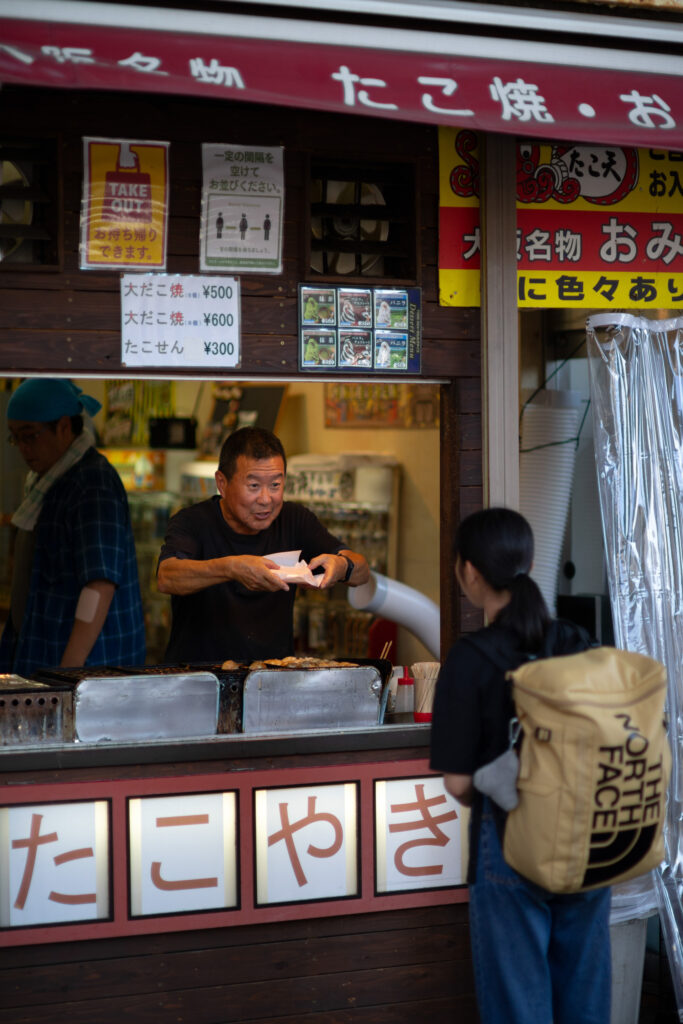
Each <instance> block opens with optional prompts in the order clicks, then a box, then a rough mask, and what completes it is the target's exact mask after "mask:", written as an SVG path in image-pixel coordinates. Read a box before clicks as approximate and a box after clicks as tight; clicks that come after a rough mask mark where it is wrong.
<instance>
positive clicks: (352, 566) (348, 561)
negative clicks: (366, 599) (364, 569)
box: [339, 553, 356, 583]
mask: <svg viewBox="0 0 683 1024" xmlns="http://www.w3.org/2000/svg"><path fill="white" fill-rule="evenodd" d="M340 558H345V559H346V565H347V569H346V575H345V576H344V577H343V579H341V580H340V581H339V582H340V583H348V582H349V578H350V576H351V573H352V572H353V570H354V569H355V568H356V565H355V562H354V561H353V559H352V558H349V556H348V555H342V554H341V553H340Z"/></svg>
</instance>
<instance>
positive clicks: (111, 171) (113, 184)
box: [80, 138, 169, 270]
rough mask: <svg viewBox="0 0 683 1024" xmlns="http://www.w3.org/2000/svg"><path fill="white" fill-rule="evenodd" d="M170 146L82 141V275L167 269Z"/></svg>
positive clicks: (93, 139) (137, 142) (132, 142)
mask: <svg viewBox="0 0 683 1024" xmlns="http://www.w3.org/2000/svg"><path fill="white" fill-rule="evenodd" d="M168 147H169V144H168V142H146V141H135V140H130V139H98V138H84V139H83V193H82V198H81V242H80V267H81V270H95V269H98V270H100V269H104V270H134V269H136V268H139V269H144V270H165V269H166V244H167V231H168Z"/></svg>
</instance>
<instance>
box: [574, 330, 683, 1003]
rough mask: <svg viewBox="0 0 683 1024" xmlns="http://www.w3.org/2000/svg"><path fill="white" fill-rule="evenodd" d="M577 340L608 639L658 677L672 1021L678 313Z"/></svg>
mask: <svg viewBox="0 0 683 1024" xmlns="http://www.w3.org/2000/svg"><path fill="white" fill-rule="evenodd" d="M587 345H588V360H589V371H590V384H591V403H592V412H593V425H594V438H595V455H596V467H597V474H598V488H599V493H600V508H601V513H602V526H603V535H604V540H605V555H606V562H607V576H608V580H609V588H610V599H611V604H612V613H613V618H614V635H615V642H616V645H617V646H618V647H621V648H624V649H627V650H632V651H640V652H642V653H643V654H649V655H650V656H651V657H654V658H657V659H658V660H659V661H662V662H663V663H664V664H665V665H666V667H667V671H668V677H669V691H668V715H669V736H670V739H671V747H672V754H673V770H672V776H671V785H670V789H669V801H668V810H667V821H666V826H665V839H666V851H667V853H666V860H665V862H664V865H663V866H662V867H661V868H660V869H659V870H658V871H655V872H654V873H653V874H654V891H655V893H656V903H657V904H658V906H659V911H660V920H661V924H662V930H663V934H664V939H665V944H666V948H667V952H668V955H669V962H670V965H671V971H672V976H673V982H674V990H675V993H676V1001H677V1005H678V1011H679V1018H680V1019H681V1020H683V944H682V937H683V856H682V855H683V835H682V832H683V828H682V821H683V776H682V769H683V766H682V759H681V739H682V738H683V317H678V318H676V319H672V320H659V321H658V320H646V319H643V318H640V317H635V316H631V315H629V314H620V315H617V316H615V315H613V314H599V315H596V316H592V317H590V318H589V320H588V322H587Z"/></svg>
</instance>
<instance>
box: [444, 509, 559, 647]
mask: <svg viewBox="0 0 683 1024" xmlns="http://www.w3.org/2000/svg"><path fill="white" fill-rule="evenodd" d="M453 555H454V558H455V559H456V561H457V560H458V559H460V562H461V563H464V562H471V563H472V565H473V566H474V567H475V569H478V571H479V572H480V573H481V575H482V576H483V577H484V579H485V580H486V582H487V583H488V584H489V586H490V587H493V589H494V590H497V591H501V590H509V591H510V601H509V603H508V604H506V605H505V607H504V608H501V610H500V611H499V612H498V614H497V616H496V624H497V625H501V626H506V627H507V628H508V629H511V630H512V631H513V632H514V633H515V634H516V635H517V638H518V640H519V642H520V644H521V646H522V648H523V649H524V650H528V651H535V650H537V649H538V648H539V647H540V646H541V644H542V643H543V637H544V635H545V632H546V629H547V628H548V625H549V623H550V612H549V611H548V606H547V605H546V603H545V600H544V599H543V595H542V594H541V591H540V590H539V589H538V586H537V584H536V583H535V582H534V581H533V580H532V579H531V577H530V576H529V572H530V570H531V564H532V562H533V558H534V535H533V533H532V531H531V527H530V526H529V524H528V522H527V521H526V519H525V518H524V516H522V515H520V514H519V512H515V511H514V510H513V509H511V508H485V509H482V510H481V511H480V512H474V513H473V514H472V515H470V516H467V518H466V519H463V520H462V522H461V523H460V525H459V526H458V529H457V531H456V534H455V541H454V544H453Z"/></svg>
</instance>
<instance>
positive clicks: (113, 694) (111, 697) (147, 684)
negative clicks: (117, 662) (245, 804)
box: [74, 672, 219, 743]
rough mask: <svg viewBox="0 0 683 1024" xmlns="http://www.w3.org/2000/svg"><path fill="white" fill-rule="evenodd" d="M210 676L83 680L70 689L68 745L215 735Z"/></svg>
mask: <svg viewBox="0 0 683 1024" xmlns="http://www.w3.org/2000/svg"><path fill="white" fill-rule="evenodd" d="M218 704H219V685H218V679H217V678H216V676H215V675H213V674H212V673H211V672H187V673H184V674H178V675H170V674H169V675H145V676H142V675H131V676H100V677H97V676H89V677H88V678H85V679H82V680H81V681H80V682H78V683H77V684H76V686H75V689H74V739H76V740H80V741H81V742H82V743H102V742H106V741H112V742H129V741H135V740H156V739H184V738H186V737H191V736H214V735H215V734H216V732H217V731H218Z"/></svg>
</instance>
